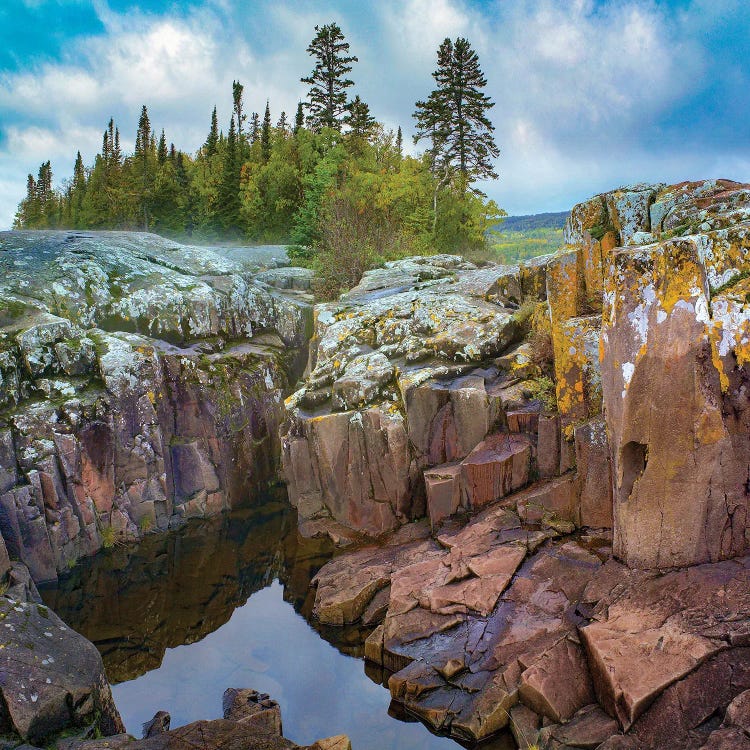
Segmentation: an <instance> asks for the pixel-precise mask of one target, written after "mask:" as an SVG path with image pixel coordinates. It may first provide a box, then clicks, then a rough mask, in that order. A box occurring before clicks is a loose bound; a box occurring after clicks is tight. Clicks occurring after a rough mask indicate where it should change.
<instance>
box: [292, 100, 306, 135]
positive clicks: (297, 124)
mask: <svg viewBox="0 0 750 750" xmlns="http://www.w3.org/2000/svg"><path fill="white" fill-rule="evenodd" d="M304 124H305V110H304V108H303V106H302V102H298V103H297V114H296V115H295V116H294V130H293V131H292V132H293V133H294V135H297V133H299V131H300V130H301V129H302V127H303V126H304Z"/></svg>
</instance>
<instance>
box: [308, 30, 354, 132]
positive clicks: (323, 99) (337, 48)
mask: <svg viewBox="0 0 750 750" xmlns="http://www.w3.org/2000/svg"><path fill="white" fill-rule="evenodd" d="M315 31H316V32H317V34H316V35H315V38H314V39H313V40H312V42H310V44H309V45H308V47H307V52H308V54H310V55H311V56H312V57H313V58H314V59H315V67H314V68H313V70H312V72H311V73H310V75H309V76H307V77H306V78H302V79H300V80H301V81H302V83H306V84H308V85H309V86H310V90H309V91H308V93H307V100H308V101H307V102H306V103H305V105H304V106H305V108H306V109H307V121H308V124H309V125H310V127H311V128H312V129H313V130H320V129H321V128H333V129H335V130H339V131H340V130H341V126H342V123H343V119H344V115H345V114H346V112H347V109H348V106H347V95H346V90H347V89H348V88H349V87H350V86H353V85H354V81H352V80H351V79H349V78H347V77H346V75H347V73H349V72H351V70H352V66H351V63H353V62H358V59H357V57H356V56H354V55H350V54H349V42H347V41H346V40H345V37H344V34H343V33H342V31H341V29H340V28H339V26H338V25H337V24H336V23H329V24H327V25H325V26H316V27H315Z"/></svg>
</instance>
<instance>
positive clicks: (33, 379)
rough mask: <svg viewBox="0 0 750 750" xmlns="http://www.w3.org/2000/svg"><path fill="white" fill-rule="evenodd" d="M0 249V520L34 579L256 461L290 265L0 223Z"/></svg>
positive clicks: (216, 499) (229, 498)
mask: <svg viewBox="0 0 750 750" xmlns="http://www.w3.org/2000/svg"><path fill="white" fill-rule="evenodd" d="M0 249H2V252H1V253H0V270H1V271H2V272H1V273H0V277H1V278H0V405H1V408H2V412H1V413H0V531H2V535H3V538H4V540H5V543H6V545H7V547H8V550H9V552H10V554H11V556H13V557H15V558H16V559H21V560H23V561H24V562H26V563H27V564H28V566H29V569H30V570H31V572H32V575H33V577H34V579H35V580H37V581H45V580H51V579H55V578H56V576H57V573H58V572H59V571H64V570H66V569H67V568H68V567H70V566H71V565H72V564H74V563H75V561H76V560H77V559H79V558H80V557H82V556H85V555H89V554H92V553H94V552H96V551H97V550H98V549H100V548H101V547H102V546H108V545H111V544H112V543H114V542H115V541H117V540H120V539H137V538H140V537H141V536H143V534H144V533H146V532H147V531H149V530H154V529H165V528H167V527H168V526H170V524H174V522H175V521H176V520H179V519H182V518H190V517H195V516H208V515H211V514H214V513H218V512H220V511H221V510H224V509H227V508H230V507H234V506H236V505H237V504H238V503H240V502H241V501H243V500H246V499H247V498H248V495H249V494H252V493H253V492H254V491H255V490H256V489H257V488H258V487H260V486H262V485H263V484H264V483H265V482H267V481H268V480H269V479H271V478H272V477H273V476H274V472H275V466H276V460H277V456H278V452H279V447H278V445H279V444H278V425H279V423H280V422H281V421H282V418H283V403H282V394H283V392H284V390H285V389H286V388H287V383H288V379H289V377H290V375H293V373H294V371H295V368H296V366H297V361H298V360H299V358H300V354H301V352H303V351H304V349H305V344H306V338H307V335H308V316H309V312H310V306H309V304H308V298H307V296H306V294H305V293H304V292H302V291H296V290H295V289H294V287H296V288H299V287H300V286H304V283H303V280H302V278H300V279H297V276H295V274H294V273H292V274H291V276H290V280H289V283H288V284H285V283H284V281H283V278H284V277H283V269H277V270H276V271H275V272H274V275H273V276H271V277H268V278H266V280H264V276H263V275H262V274H260V275H259V271H261V270H262V268H263V266H264V265H266V264H267V263H268V262H269V261H270V260H271V259H269V258H267V257H261V258H260V261H259V260H258V259H257V258H256V259H253V256H252V255H250V254H248V253H247V252H241V251H238V252H237V255H236V257H235V256H233V255H232V254H231V252H225V253H224V254H220V253H219V252H214V251H212V250H209V249H205V248H200V249H199V248H191V247H187V246H182V245H178V244H176V243H173V242H170V241H167V240H164V239H162V238H158V237H155V236H153V235H145V234H130V233H113V232H101V233H72V232H8V233H0ZM260 255H261V256H263V253H260ZM267 273H268V272H267ZM292 277H293V278H292ZM272 284H273V286H272ZM284 286H289V287H292V288H291V289H287V290H284V291H279V290H278V287H284Z"/></svg>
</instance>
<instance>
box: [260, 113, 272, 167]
mask: <svg viewBox="0 0 750 750" xmlns="http://www.w3.org/2000/svg"><path fill="white" fill-rule="evenodd" d="M260 153H261V156H262V158H263V162H264V163H268V160H269V159H270V158H271V108H270V107H269V104H268V100H266V111H265V114H264V115H263V125H262V127H261V129H260Z"/></svg>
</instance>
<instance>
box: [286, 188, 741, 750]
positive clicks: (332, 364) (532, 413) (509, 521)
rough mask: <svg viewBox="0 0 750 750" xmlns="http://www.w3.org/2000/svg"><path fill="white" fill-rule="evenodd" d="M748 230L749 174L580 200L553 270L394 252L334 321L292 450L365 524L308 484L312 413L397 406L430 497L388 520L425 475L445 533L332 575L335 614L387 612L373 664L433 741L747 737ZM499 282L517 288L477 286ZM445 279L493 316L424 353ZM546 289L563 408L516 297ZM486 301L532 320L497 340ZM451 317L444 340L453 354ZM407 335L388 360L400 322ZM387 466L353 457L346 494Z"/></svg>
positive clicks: (325, 584)
mask: <svg viewBox="0 0 750 750" xmlns="http://www.w3.org/2000/svg"><path fill="white" fill-rule="evenodd" d="M748 227H750V185H742V184H738V183H732V182H729V181H725V180H716V181H708V182H700V183H684V184H680V185H673V186H665V185H636V186H633V187H629V188H622V189H620V190H616V191H613V192H611V193H607V194H603V195H599V196H595V197H594V198H593V199H591V200H590V201H587V202H586V203H583V204H581V205H579V206H576V207H575V208H574V209H573V211H572V212H571V215H570V218H569V220H568V222H567V225H566V229H565V245H564V246H563V247H562V248H561V250H560V251H559V252H558V253H556V254H555V255H554V256H551V257H548V258H544V259H539V260H537V261H536V262H535V264H534V265H533V267H531V268H527V267H524V266H522V267H520V268H518V269H503V270H501V269H499V268H497V267H489V268H483V269H471V268H468V267H466V266H462V265H460V264H458V263H456V264H455V265H453V266H452V272H451V274H450V275H448V274H447V273H444V270H439V269H443V268H444V267H445V266H447V265H448V261H446V260H442V259H441V260H440V261H439V262H438V263H436V265H437V266H438V268H432V269H429V265H430V261H429V260H425V261H423V262H421V264H422V265H423V266H424V267H425V268H426V269H429V270H428V271H427V273H428V275H429V281H427V282H425V281H419V278H420V277H419V276H418V273H417V271H416V268H415V265H414V264H415V263H416V262H415V261H407V262H404V263H403V265H401V266H399V264H397V263H394V264H391V265H390V266H389V267H388V268H386V269H383V270H381V271H378V272H375V273H373V274H371V275H369V276H366V277H365V278H364V279H363V282H362V284H361V285H360V287H359V288H358V289H355V290H354V291H353V292H352V293H351V295H350V296H349V297H345V298H343V299H342V300H341V303H340V304H339V305H336V306H333V307H331V308H325V309H324V310H319V311H318V313H317V315H318V319H319V320H320V316H321V314H323V316H324V319H323V322H322V323H320V322H319V323H318V325H317V330H318V336H317V339H316V340H315V342H314V344H315V346H314V348H313V351H312V360H311V364H312V369H311V370H310V373H309V377H308V379H307V381H306V384H305V387H304V388H303V390H302V391H300V392H298V393H297V394H295V396H293V397H292V399H291V400H290V402H289V406H290V408H291V409H292V412H293V416H292V420H291V422H290V424H291V427H290V429H289V431H288V432H287V434H286V436H285V437H284V439H283V442H284V450H285V467H286V470H287V473H288V476H289V477H290V484H291V487H292V492H293V493H295V492H297V493H298V494H297V497H298V500H299V503H300V507H303V508H304V509H305V510H307V511H309V512H310V513H311V514H312V515H322V516H325V515H332V516H333V517H334V518H337V519H338V520H340V521H341V522H342V523H345V524H349V525H352V526H355V527H356V526H357V518H356V517H352V516H349V517H347V516H346V505H345V504H344V505H340V504H339V505H336V503H334V502H332V500H331V499H332V498H333V497H339V498H342V499H343V498H345V493H344V492H343V491H342V490H341V489H340V488H339V486H338V485H336V483H335V482H334V483H333V485H334V486H331V485H330V484H329V485H327V486H324V484H323V483H321V482H318V483H317V484H316V481H317V479H316V480H315V481H312V482H311V483H310V484H309V485H305V487H304V489H302V490H301V489H300V488H301V487H302V485H301V484H299V483H297V484H295V479H294V477H295V476H299V475H301V473H302V472H301V470H300V464H299V463H298V462H297V456H301V455H304V461H303V465H304V466H307V467H309V466H313V467H315V466H316V465H320V456H321V455H322V453H321V451H320V448H319V446H320V445H321V444H322V443H321V442H320V441H317V442H316V440H314V439H312V440H311V439H309V438H308V437H307V436H308V435H309V434H312V431H313V430H314V429H318V428H317V427H315V428H313V427H312V424H317V423H318V422H322V423H324V422H325V421H326V420H329V419H331V420H335V419H342V420H343V419H349V420H352V419H353V420H358V419H361V418H362V416H361V415H363V414H365V413H367V411H368V410H374V409H377V410H379V411H381V412H388V411H390V412H391V413H394V412H395V413H397V414H398V417H397V418H398V419H400V420H402V421H403V428H402V429H401V430H400V435H401V439H400V441H399V443H398V445H399V450H400V451H401V453H400V454H399V455H400V456H401V458H400V461H399V466H400V467H401V474H400V476H401V477H402V478H403V481H404V483H405V485H406V484H407V482H408V486H409V487H410V488H411V490H410V491H411V497H413V498H415V499H414V501H413V504H412V506H411V507H407V506H403V505H397V504H393V503H391V508H392V511H393V512H392V516H390V515H389V516H388V522H387V523H385V524H382V525H381V526H380V527H378V526H377V525H373V526H371V527H369V528H365V530H366V531H368V532H369V533H374V532H377V531H386V530H388V529H389V528H391V527H393V526H396V525H397V524H400V523H403V522H404V521H405V520H407V519H408V518H410V517H411V516H415V515H418V514H420V513H421V512H422V508H421V507H419V505H418V502H419V500H420V497H421V496H420V493H421V489H422V485H421V482H422V481H424V493H425V494H424V497H425V500H426V509H425V510H426V513H427V515H428V516H429V519H430V528H431V532H432V533H431V535H430V536H427V535H425V536H423V537H420V538H419V539H418V540H411V541H410V542H409V543H408V544H403V543H402V544H401V546H399V545H398V544H396V545H394V543H393V541H392V539H391V537H388V536H386V537H385V539H391V541H386V542H385V544H384V546H380V547H372V548H367V549H365V550H360V551H358V552H354V553H351V554H346V555H344V556H342V557H339V558H337V559H336V560H335V561H333V562H331V563H328V564H327V565H326V566H325V567H324V568H323V569H322V570H321V571H320V572H319V573H318V575H317V577H316V579H314V581H313V583H314V585H317V589H316V600H315V607H314V610H313V611H314V614H316V615H317V616H318V617H319V618H320V619H321V620H324V619H326V618H327V622H328V623H329V624H333V625H347V626H351V625H357V624H359V625H360V626H369V627H372V626H373V625H377V627H375V629H374V630H373V631H372V633H371V635H370V636H369V637H368V638H367V640H366V642H365V654H366V657H367V659H368V660H369V661H370V662H371V663H372V664H374V665H377V666H376V667H370V673H371V674H373V675H375V678H376V679H378V680H382V681H383V683H384V684H386V685H387V686H388V687H389V689H390V691H391V696H392V698H393V700H394V701H395V702H397V703H399V704H402V705H403V706H404V707H405V708H406V709H407V711H408V712H409V713H410V714H412V715H416V716H417V717H419V718H420V719H421V720H422V721H423V722H425V723H426V724H427V725H428V726H430V728H432V729H433V730H435V731H438V732H442V733H447V734H449V735H451V736H453V737H455V738H457V739H461V740H466V741H475V740H482V739H484V738H486V737H488V736H490V735H492V734H494V733H496V732H499V731H502V730H504V729H506V728H508V729H510V730H511V731H512V732H513V734H514V736H515V738H516V741H517V743H518V745H519V746H520V747H527V746H538V747H541V748H549V749H550V750H552V749H554V750H562V748H574V747H576V748H583V747H586V748H595V747H598V748H600V750H615V749H616V748H620V749H625V748H629V749H630V750H660V749H662V748H667V747H680V748H686V749H694V750H698V749H699V748H706V749H708V748H717V749H718V748H730V747H731V748H740V747H747V746H748V744H750V730H748V722H747V716H746V714H747V710H746V709H747V704H749V703H750V700H748V698H747V696H748V695H749V694H750V693H747V692H746V691H748V688H749V687H750V651H748V646H749V645H750V630H749V629H750V600H749V599H748V592H750V580H748V570H749V569H750V563H749V561H750V558H749V557H747V556H746V555H747V553H748V552H749V551H750V548H749V547H750V541H748V540H750V534H748V530H747V529H748V518H747V514H748V503H749V502H750V501H749V499H748V498H750V491H749V490H748V476H750V437H749V436H750V430H749V429H748V426H749V425H750V416H749V414H750V411H749V409H750V407H748V404H747V400H748V393H750V384H749V383H748V376H747V373H746V370H745V368H746V365H747V363H748V362H750V354H748V346H750V308H748V299H750V284H748V283H747V278H746V277H747V276H748V275H750V266H748V265H747V263H748V261H747V259H746V256H747V249H748V248H749V247H750V239H748V238H749V237H750V234H749V232H750V230H749V229H748ZM441 264H442V265H441ZM531 273H533V274H534V278H535V279H537V281H538V279H539V278H540V277H541V278H542V279H543V281H544V284H543V285H542V286H540V285H539V284H538V283H534V284H531V283H529V281H528V279H529V274H531ZM492 275H495V276H496V277H497V281H496V283H495V285H494V286H493V287H492V289H493V290H494V291H490V290H489V288H485V289H484V291H483V292H482V293H481V294H478V293H477V289H478V288H477V286H476V282H477V279H478V278H482V279H483V281H484V282H486V281H488V280H489V278H490V276H492ZM394 277H396V278H402V279H403V283H401V284H399V283H397V282H396V281H394ZM524 280H526V281H524ZM420 284H425V287H424V291H423V292H422V296H420V297H419V299H418V300H417V298H415V297H414V296H412V297H407V298H408V299H411V304H412V307H411V309H410V310H408V311H406V310H404V309H403V308H399V307H398V306H397V304H396V302H397V300H398V299H400V298H401V297H400V295H413V294H414V290H416V289H419V286H420ZM545 289H546V298H545V293H544V291H542V290H545ZM435 292H437V293H439V294H440V295H441V296H442V297H443V298H446V299H447V298H448V297H449V296H450V295H453V294H455V293H458V294H459V295H461V296H462V298H463V300H464V304H467V305H468V304H476V306H477V308H478V311H477V313H476V314H473V313H472V314H471V315H470V316H469V322H467V325H466V328H465V333H466V341H467V343H468V342H469V341H475V340H476V341H477V342H480V343H479V345H478V348H477V350H476V351H474V350H471V354H469V355H468V356H467V353H468V352H469V351H470V350H469V349H467V348H466V347H464V348H461V347H460V346H459V347H457V346H453V347H450V346H447V347H445V348H444V349H438V348H435V347H433V348H431V349H429V347H428V349H429V350H428V351H427V352H419V353H417V352H416V351H415V349H414V347H416V344H414V345H413V346H412V343H410V342H412V341H413V340H414V338H415V334H414V331H418V330H420V329H419V328H418V326H419V324H420V323H419V321H421V320H423V316H422V310H423V306H425V307H429V305H430V304H432V303H431V300H432V299H433V298H432V297H431V295H432V294H433V293H435ZM528 294H531V295H534V299H535V300H543V305H544V307H543V308H542V309H543V310H544V313H545V316H546V319H547V321H548V330H549V339H550V340H549V349H550V350H551V353H552V365H553V371H552V375H551V376H552V380H553V384H554V389H555V393H554V398H555V401H556V406H557V409H556V410H550V409H549V406H550V405H549V400H548V399H545V401H544V403H540V402H541V398H540V399H539V400H537V399H535V398H534V397H535V395H537V394H539V386H540V374H541V373H540V372H539V370H538V369H535V368H537V362H538V359H539V358H538V354H539V341H538V340H536V341H535V338H534V337H535V336H538V329H536V328H535V331H534V335H532V337H531V339H530V340H529V341H527V342H525V343H521V344H520V346H519V345H518V343H519V342H521V341H522V340H523V339H524V337H525V336H526V333H527V329H526V328H525V326H524V323H525V321H524V320H523V319H522V315H521V314H520V313H519V312H518V311H517V309H516V307H515V305H516V303H517V302H519V301H521V300H522V299H523V298H524V296H526V295H528ZM480 297H481V304H480V302H478V301H477V300H478V299H479V298H480ZM487 303H491V304H494V305H496V308H495V315H496V316H497V317H498V320H500V319H502V320H506V321H507V323H506V325H507V326H510V325H511V320H512V321H513V324H514V325H517V326H519V328H520V333H519V334H515V332H514V333H513V335H510V330H513V329H502V328H500V329H497V330H498V333H497V334H496V337H495V347H496V348H495V349H493V348H492V347H491V346H490V347H485V348H483V343H481V342H485V339H484V338H483V332H484V331H485V330H486V329H485V326H486V324H487V320H486V318H484V317H483V315H484V314H485V313H486V312H487V306H486V305H487ZM451 304H453V303H451ZM436 305H437V307H438V313H437V317H438V320H440V321H441V322H442V320H443V319H445V324H444V325H442V324H438V323H437V322H435V329H434V330H435V332H436V333H435V335H443V332H445V336H447V337H448V338H449V339H450V340H451V341H453V342H454V343H455V341H456V331H457V328H456V326H455V325H453V322H452V321H451V320H450V313H449V312H448V310H446V309H444V308H441V307H439V303H436ZM463 310H464V313H463V314H464V315H466V308H465V307H464V308H463ZM479 310H481V312H479ZM508 313H510V320H508V319H507V318H504V317H503V316H506V315H508ZM329 315H330V316H331V317H326V316H329ZM428 317H429V316H428ZM394 326H399V330H400V332H401V334H402V337H401V339H399V342H400V343H399V345H397V344H396V343H395V342H393V345H394V346H395V347H396V348H390V345H389V343H388V342H386V341H385V340H384V339H383V338H382V335H381V331H383V330H387V331H389V330H392V327H394ZM477 326H478V327H477ZM501 331H503V332H501ZM505 331H507V333H506V332H505ZM437 332H439V333H437ZM368 336H369V338H368ZM425 340H429V341H432V339H429V336H428V337H427V338H426V339H425ZM514 347H515V348H514ZM346 352H351V357H352V358H355V359H356V357H363V356H366V357H368V359H367V360H366V361H367V363H368V364H367V366H366V367H365V368H364V369H362V368H358V369H357V370H356V372H357V373H358V374H357V376H356V377H354V378H353V379H352V381H351V382H352V383H353V382H355V381H356V382H358V383H360V384H361V386H362V387H361V388H360V391H359V392H358V395H357V398H359V401H358V400H357V398H354V399H351V398H348V399H345V400H342V399H339V400H337V399H336V392H337V386H336V382H337V379H338V378H341V377H345V371H346V368H347V362H348V361H350V360H347V356H348V355H347V354H346ZM373 352H374V353H375V354H377V355H384V357H385V358H386V359H387V360H388V361H389V362H390V363H391V365H392V375H391V378H392V380H391V381H387V380H386V379H385V378H386V377H387V375H386V374H383V373H387V372H388V369H387V366H386V363H385V360H384V359H383V358H382V357H380V356H378V358H377V360H375V359H374V358H373ZM457 352H461V355H460V357H458V358H460V359H462V360H464V359H465V360H468V362H466V363H460V364H459V363H458V362H457V361H456V359H457V358H456V356H455V355H456V353H457ZM363 361H364V360H363ZM339 366H340V367H341V368H342V372H341V373H339V372H338V369H337V368H339ZM369 367H372V370H373V372H374V373H376V374H375V375H374V376H373V378H371V379H368V378H367V376H366V373H367V372H368V368H369ZM345 379H346V378H345ZM370 381H371V382H370ZM350 386H351V383H350V384H349V385H348V386H347V387H350ZM329 391H331V393H330V394H329ZM391 404H394V405H395V407H393V406H391ZM323 429H324V428H323ZM404 435H405V436H406V437H405V439H404V437H403V436H404ZM299 441H302V443H304V450H305V451H306V452H303V451H300V452H299V453H297V454H295V453H294V450H296V447H295V448H292V446H297V445H298V442H299ZM340 444H341V441H337V440H331V441H330V442H329V446H337V445H340ZM381 445H382V446H386V445H388V443H387V442H386V441H382V442H381ZM404 445H406V449H404ZM300 447H301V444H300ZM325 455H326V456H329V455H333V454H331V453H330V452H328V453H326V454H325ZM384 456H385V458H384ZM387 456H388V450H387V448H383V449H381V451H380V452H379V453H378V454H377V459H376V462H377V465H378V466H384V465H385V461H386V460H387ZM339 460H342V459H339ZM340 465H342V466H343V465H345V463H343V462H342V463H341V464H340ZM374 465H375V464H373V463H368V462H367V461H366V462H365V464H364V466H363V469H364V471H359V467H355V468H356V470H355V472H352V474H351V475H350V477H349V478H348V480H347V481H348V482H349V485H348V486H349V487H351V486H353V483H355V482H356V480H357V478H359V477H361V476H367V474H366V472H367V471H368V470H370V469H371V468H372V467H373V466H374ZM407 466H408V471H407ZM415 470H416V471H415ZM295 472H296V475H295ZM308 476H310V477H312V476H315V477H326V476H328V474H326V472H324V471H318V473H317V474H315V470H313V471H310V472H308ZM308 490H309V491H308ZM366 498H370V499H371V498H372V495H369V496H368V495H367V494H366V493H365V494H362V493H360V495H358V501H357V502H358V503H363V502H364V499H366ZM308 500H309V501H310V502H309V505H306V506H305V505H304V502H305V501H308ZM338 502H339V503H340V501H338ZM399 502H400V501H399ZM399 511H401V514H400V515H399ZM465 514H469V515H470V518H469V520H468V522H467V518H466V515H465ZM586 527H588V528H590V529H600V530H604V531H599V532H596V533H594V532H586V531H581V529H585V528H586ZM612 528H613V534H612V536H611V537H610V536H608V532H607V531H606V530H608V529H612ZM425 529H426V526H425ZM425 534H426V532H425ZM610 539H611V542H612V544H611V547H610V544H609V540H610ZM686 566H687V567H686ZM665 569H667V570H665ZM378 669H379V670H381V671H380V672H378V671H377V670H378Z"/></svg>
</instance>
